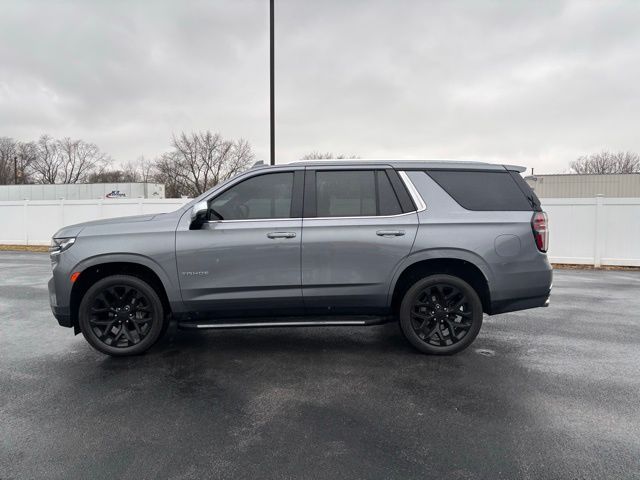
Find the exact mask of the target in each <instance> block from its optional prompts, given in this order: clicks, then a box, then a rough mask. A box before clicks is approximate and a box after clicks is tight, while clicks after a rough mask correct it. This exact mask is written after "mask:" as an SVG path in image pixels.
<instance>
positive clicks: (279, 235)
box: [267, 232, 296, 238]
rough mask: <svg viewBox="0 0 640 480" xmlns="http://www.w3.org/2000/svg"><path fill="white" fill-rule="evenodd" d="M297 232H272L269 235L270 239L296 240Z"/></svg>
mask: <svg viewBox="0 0 640 480" xmlns="http://www.w3.org/2000/svg"><path fill="white" fill-rule="evenodd" d="M295 236H296V234H295V232H270V233H267V237H269V238H295Z"/></svg>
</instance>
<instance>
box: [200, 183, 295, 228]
mask: <svg viewBox="0 0 640 480" xmlns="http://www.w3.org/2000/svg"><path fill="white" fill-rule="evenodd" d="M292 192H293V172H281V173H269V174H266V175H259V176H257V177H252V178H249V179H247V180H245V181H243V182H241V183H239V184H237V185H234V186H233V187H231V188H229V189H228V190H226V191H224V192H223V193H221V194H220V195H219V196H217V197H216V198H214V199H213V200H212V201H211V202H210V203H209V217H210V219H211V220H216V219H217V220H253V219H269V218H291V200H292V196H293V195H292Z"/></svg>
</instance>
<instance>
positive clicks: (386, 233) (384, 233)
mask: <svg viewBox="0 0 640 480" xmlns="http://www.w3.org/2000/svg"><path fill="white" fill-rule="evenodd" d="M376 235H378V236H379V237H401V236H403V235H404V230H378V231H377V232H376Z"/></svg>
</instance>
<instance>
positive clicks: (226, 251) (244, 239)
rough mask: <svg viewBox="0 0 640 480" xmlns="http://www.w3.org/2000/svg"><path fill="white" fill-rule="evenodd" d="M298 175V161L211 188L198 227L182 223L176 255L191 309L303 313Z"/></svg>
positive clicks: (230, 312)
mask: <svg viewBox="0 0 640 480" xmlns="http://www.w3.org/2000/svg"><path fill="white" fill-rule="evenodd" d="M303 178H304V169H303V168H302V167H299V168H297V169H296V168H292V169H291V170H285V169H274V170H271V169H265V170H264V171H262V172H259V173H257V174H256V175H252V176H250V177H248V178H244V179H241V180H240V181H238V182H236V183H234V184H232V185H230V186H229V187H227V188H226V189H225V190H224V191H222V192H216V194H214V196H213V197H212V198H210V199H209V209H210V220H209V221H208V222H206V223H205V224H204V225H203V226H202V228H201V229H199V230H189V226H188V221H187V222H185V221H181V223H180V226H179V228H178V231H177V232H176V259H177V265H178V274H179V278H180V287H181V291H182V298H183V301H184V303H185V305H186V306H187V307H188V309H189V310H191V311H193V312H209V314H215V315H216V316H219V317H223V316H239V315H243V316H244V315H254V316H271V315H274V316H275V315H286V314H300V313H302V311H303V303H302V290H301V278H300V277H301V275H300V241H301V236H302V235H301V233H302V218H301V217H302V191H303ZM185 217H188V215H185ZM183 220H184V218H183Z"/></svg>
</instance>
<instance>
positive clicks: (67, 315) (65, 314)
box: [47, 277, 73, 327]
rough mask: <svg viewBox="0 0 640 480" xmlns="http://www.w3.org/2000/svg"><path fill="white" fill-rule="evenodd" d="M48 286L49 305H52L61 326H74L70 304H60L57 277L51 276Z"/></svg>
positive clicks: (54, 314)
mask: <svg viewBox="0 0 640 480" xmlns="http://www.w3.org/2000/svg"><path fill="white" fill-rule="evenodd" d="M47 288H48V289H49V305H50V306H51V311H52V312H53V316H54V317H56V320H57V321H58V324H60V326H61V327H73V323H72V321H71V311H70V308H69V306H62V305H58V297H57V296H56V281H55V277H51V278H50V279H49V283H48V284H47Z"/></svg>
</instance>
